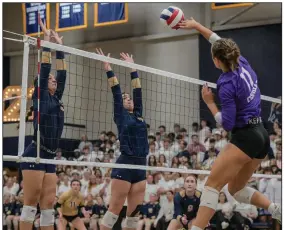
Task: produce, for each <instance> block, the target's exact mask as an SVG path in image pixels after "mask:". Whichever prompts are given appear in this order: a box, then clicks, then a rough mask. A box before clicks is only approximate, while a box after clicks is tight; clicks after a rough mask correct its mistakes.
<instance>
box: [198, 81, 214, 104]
mask: <svg viewBox="0 0 284 230" xmlns="http://www.w3.org/2000/svg"><path fill="white" fill-rule="evenodd" d="M201 94H202V99H203V101H204V102H205V103H206V104H207V105H208V104H212V103H214V94H213V93H212V90H211V89H210V88H209V87H208V85H207V84H205V85H204V86H203V87H202V90H201Z"/></svg>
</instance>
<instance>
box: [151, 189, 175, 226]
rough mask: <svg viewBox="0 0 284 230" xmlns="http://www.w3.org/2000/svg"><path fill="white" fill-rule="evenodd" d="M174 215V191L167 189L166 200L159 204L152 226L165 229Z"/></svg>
mask: <svg viewBox="0 0 284 230" xmlns="http://www.w3.org/2000/svg"><path fill="white" fill-rule="evenodd" d="M173 216H174V192H173V191H171V190H169V191H168V192H167V202H165V203H164V204H163V205H161V208H160V211H159V214H158V216H157V218H156V220H155V221H154V227H155V228H156V229H157V230H164V229H167V228H168V226H169V224H170V221H171V220H172V219H173Z"/></svg>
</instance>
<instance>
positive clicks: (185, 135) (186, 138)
mask: <svg viewBox="0 0 284 230" xmlns="http://www.w3.org/2000/svg"><path fill="white" fill-rule="evenodd" d="M180 135H181V136H182V140H184V141H186V142H187V143H188V141H189V139H188V135H187V130H186V129H185V128H182V129H181V130H180Z"/></svg>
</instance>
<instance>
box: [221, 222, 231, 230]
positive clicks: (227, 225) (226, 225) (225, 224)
mask: <svg viewBox="0 0 284 230" xmlns="http://www.w3.org/2000/svg"><path fill="white" fill-rule="evenodd" d="M221 226H222V229H226V228H228V227H229V223H228V222H225V221H223V222H222V223H221Z"/></svg>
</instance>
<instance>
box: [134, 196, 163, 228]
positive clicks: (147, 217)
mask: <svg viewBox="0 0 284 230" xmlns="http://www.w3.org/2000/svg"><path fill="white" fill-rule="evenodd" d="M159 210H160V205H159V203H158V202H157V195H156V194H151V195H150V202H149V203H148V204H146V205H145V213H144V216H143V219H142V220H139V222H138V227H137V230H142V229H143V226H144V225H145V230H150V229H151V227H152V225H153V224H154V222H155V221H156V219H157V217H158V214H159Z"/></svg>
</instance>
